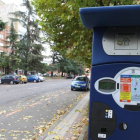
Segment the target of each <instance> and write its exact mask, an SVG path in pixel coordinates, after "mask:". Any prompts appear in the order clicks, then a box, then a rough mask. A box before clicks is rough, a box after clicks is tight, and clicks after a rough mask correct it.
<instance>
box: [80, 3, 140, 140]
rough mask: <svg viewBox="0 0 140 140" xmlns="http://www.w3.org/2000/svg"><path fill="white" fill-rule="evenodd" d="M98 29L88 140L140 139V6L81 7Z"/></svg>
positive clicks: (83, 16) (90, 25) (85, 22)
mask: <svg viewBox="0 0 140 140" xmlns="http://www.w3.org/2000/svg"><path fill="white" fill-rule="evenodd" d="M80 16H81V20H82V23H83V25H84V26H85V27H86V28H87V29H94V32H93V47H92V68H91V86H90V87H91V89H90V108H89V136H88V140H140V6H136V5H135V6H111V7H92V8H81V9H80Z"/></svg>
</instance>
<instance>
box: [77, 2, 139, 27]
mask: <svg viewBox="0 0 140 140" xmlns="http://www.w3.org/2000/svg"><path fill="white" fill-rule="evenodd" d="M79 12H80V17H81V20H82V23H83V25H84V27H85V28H87V29H92V28H94V27H110V26H140V5H126V6H104V7H89V8H81V9H80V10H79Z"/></svg>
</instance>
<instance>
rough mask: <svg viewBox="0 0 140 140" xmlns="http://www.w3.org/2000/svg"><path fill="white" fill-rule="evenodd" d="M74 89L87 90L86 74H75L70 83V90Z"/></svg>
mask: <svg viewBox="0 0 140 140" xmlns="http://www.w3.org/2000/svg"><path fill="white" fill-rule="evenodd" d="M74 89H80V90H86V91H87V90H88V89H89V79H88V78H87V77H86V76H77V77H76V78H75V79H74V80H73V81H72V83H71V90H74Z"/></svg>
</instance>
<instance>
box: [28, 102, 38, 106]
mask: <svg viewBox="0 0 140 140" xmlns="http://www.w3.org/2000/svg"><path fill="white" fill-rule="evenodd" d="M37 104H40V102H36V103H34V104H32V105H28V106H29V107H33V106H34V105H37Z"/></svg>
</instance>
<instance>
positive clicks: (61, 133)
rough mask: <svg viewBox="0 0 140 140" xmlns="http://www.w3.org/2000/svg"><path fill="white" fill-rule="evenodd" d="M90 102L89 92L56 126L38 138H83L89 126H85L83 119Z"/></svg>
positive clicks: (68, 139) (64, 139)
mask: <svg viewBox="0 0 140 140" xmlns="http://www.w3.org/2000/svg"><path fill="white" fill-rule="evenodd" d="M88 102H89V93H87V94H86V96H85V97H84V98H83V99H82V100H81V101H80V102H79V103H78V104H77V105H76V106H75V107H74V108H73V109H72V110H71V111H70V112H69V113H68V114H66V115H65V116H64V118H63V119H61V121H60V122H59V123H57V124H56V125H55V127H52V128H50V129H49V130H48V131H46V132H45V133H44V134H43V135H42V136H41V137H40V138H38V140H82V139H83V138H84V133H85V130H86V129H85V128H87V127H84V123H81V120H82V119H83V118H84V116H83V112H84V110H85V108H87V106H88ZM82 121H83V122H84V121H85V120H84V119H83V120H82ZM83 127H84V128H83ZM78 138H79V139H78Z"/></svg>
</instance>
